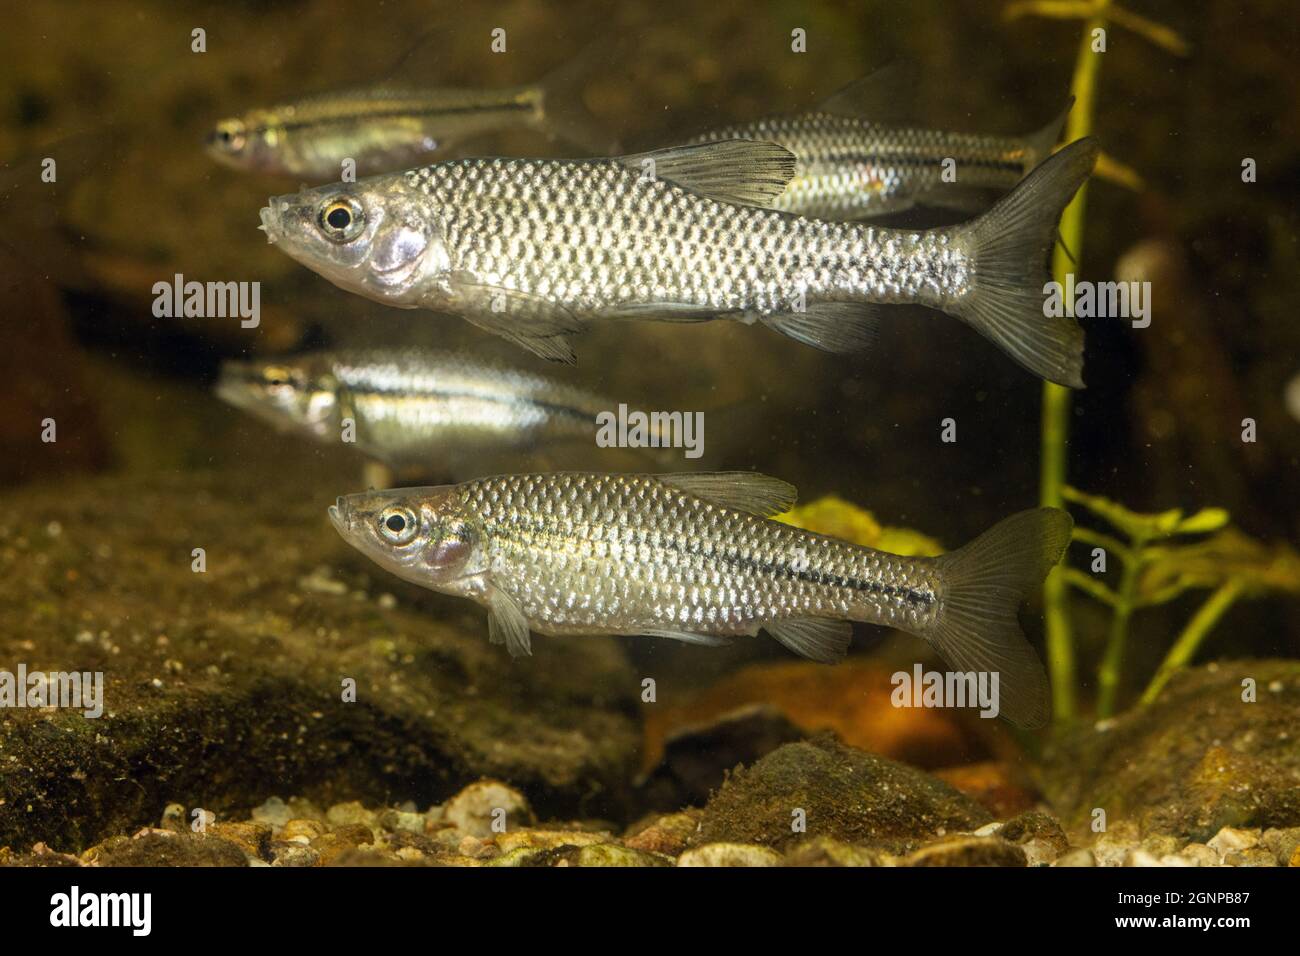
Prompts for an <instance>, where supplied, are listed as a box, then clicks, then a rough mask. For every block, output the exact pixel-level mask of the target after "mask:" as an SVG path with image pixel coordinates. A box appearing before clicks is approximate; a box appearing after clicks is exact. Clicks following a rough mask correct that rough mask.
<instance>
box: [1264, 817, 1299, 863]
mask: <svg viewBox="0 0 1300 956" xmlns="http://www.w3.org/2000/svg"><path fill="white" fill-rule="evenodd" d="M1260 842H1261V843H1262V844H1263V845H1264V846H1265V847H1266V848H1267V849H1268V850H1269V852H1271V853H1272V854H1273V858H1274V859H1275V860H1277V862H1278V865H1279V866H1300V856H1297V854H1300V827H1287V828H1286V829H1282V830H1279V829H1276V828H1273V829H1268V830H1265V831H1264V832H1263V834H1262V835H1261V837H1260ZM1292 859H1296V861H1297V862H1294V863H1293V862H1291V861H1292Z"/></svg>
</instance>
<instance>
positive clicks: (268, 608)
mask: <svg viewBox="0 0 1300 956" xmlns="http://www.w3.org/2000/svg"><path fill="white" fill-rule="evenodd" d="M275 452H276V453H275V454H272V455H268V456H267V460H266V462H265V463H263V464H261V465H259V464H258V463H256V462H249V461H236V462H235V464H234V465H233V466H232V467H230V468H229V469H228V470H226V471H223V472H220V473H193V472H191V473H160V474H150V475H148V476H133V475H126V476H115V477H105V478H94V479H84V480H82V481H81V482H80V483H78V484H77V485H75V486H73V485H58V486H56V485H52V484H46V483H43V484H40V485H33V486H29V487H25V488H23V489H20V490H18V491H15V492H13V493H11V494H9V495H7V496H5V499H4V501H3V502H2V503H0V575H3V577H4V580H5V581H6V589H7V593H8V594H9V595H11V597H10V598H9V599H7V600H4V601H0V660H2V661H10V662H24V663H26V665H27V667H28V669H29V670H30V671H36V670H54V669H58V670H73V669H75V670H78V671H89V672H102V673H103V675H104V684H103V703H104V712H103V715H102V716H101V717H99V718H97V719H93V718H87V717H85V716H84V715H83V713H82V711H81V710H72V709H69V708H61V709H54V710H46V709H37V708H21V709H19V708H16V709H11V710H8V711H6V717H5V720H4V721H3V723H0V753H3V754H4V756H5V768H4V773H3V774H0V846H3V845H10V846H30V845H31V844H33V843H35V842H38V841H44V842H46V843H48V844H49V845H50V846H53V847H56V848H58V849H78V850H79V849H81V848H83V847H85V846H87V845H89V844H92V843H94V842H95V841H96V840H99V839H102V838H103V837H106V836H109V835H112V834H115V833H122V832H124V831H127V830H130V829H134V828H137V827H139V826H140V825H142V824H145V823H152V822H155V821H157V820H158V813H159V809H160V808H161V807H163V806H165V805H166V804H167V803H169V802H176V803H179V804H182V805H183V806H185V807H187V808H191V809H192V808H194V807H199V806H201V807H203V808H204V809H207V810H210V811H212V812H214V813H215V814H216V816H217V818H218V819H220V820H226V819H230V818H231V817H232V816H233V815H235V814H236V812H237V811H239V810H241V808H242V810H243V811H244V812H246V811H247V809H248V808H251V807H256V806H259V805H264V804H265V803H266V801H267V800H268V798H270V797H271V796H273V795H274V794H275V793H276V792H280V793H284V792H285V791H290V792H298V793H300V794H302V795H303V796H305V797H308V798H310V799H311V800H313V801H317V802H321V803H325V804H338V803H341V802H344V801H348V800H362V801H365V803H366V804H367V805H369V806H375V805H383V804H386V803H390V802H392V801H397V802H401V801H402V800H406V799H415V798H419V799H421V800H429V799H437V800H442V799H446V798H447V797H450V796H451V795H452V794H454V793H455V792H456V791H457V790H459V789H461V788H462V787H464V786H465V785H467V784H469V783H471V782H472V781H474V780H476V779H479V778H481V777H485V776H486V777H497V778H501V779H508V780H510V781H511V784H512V786H514V787H516V788H517V789H519V790H520V791H521V792H524V793H526V794H527V795H528V799H529V801H530V803H531V804H532V805H533V806H534V807H536V808H538V809H539V810H541V811H544V812H545V813H547V814H548V815H551V816H557V817H559V816H570V815H578V816H591V815H599V814H601V813H605V814H606V815H610V816H617V815H620V814H621V813H622V807H623V805H624V800H625V798H626V795H627V793H628V790H629V786H630V781H631V779H632V777H633V771H634V767H635V762H636V753H637V749H638V747H639V744H640V734H639V731H638V727H637V721H636V705H635V700H636V697H635V694H636V690H637V684H636V681H635V679H634V675H633V673H632V671H631V669H630V667H629V666H628V664H627V663H626V661H625V660H624V658H623V656H622V654H621V651H620V650H619V648H618V645H617V643H616V642H615V641H613V640H612V639H605V638H582V639H561V638H555V639H551V638H539V639H538V640H537V641H536V642H535V643H534V655H533V657H531V658H530V659H528V660H527V661H523V662H514V661H511V659H510V657H509V656H508V655H507V654H505V653H504V652H503V651H502V649H501V648H498V647H493V646H491V645H490V644H489V643H488V641H487V629H486V623H485V621H484V620H483V617H482V615H481V614H480V613H476V612H475V611H474V609H472V608H470V607H469V606H468V605H467V604H465V603H463V602H458V601H452V600H451V599H442V598H440V597H438V596H436V595H432V594H430V593H429V592H426V591H424V590H423V589H421V588H418V587H415V586H414V585H411V586H409V587H408V586H406V585H405V583H404V582H402V581H399V580H396V579H390V578H389V577H387V576H383V575H382V572H380V571H379V570H377V569H375V568H374V566H373V565H370V564H369V563H368V562H366V560H365V559H364V557H362V556H361V555H358V554H355V552H353V551H352V550H351V549H350V548H348V546H347V545H346V544H345V543H344V542H343V541H341V540H340V539H339V538H338V536H337V534H336V533H335V532H334V530H333V529H332V528H331V527H330V526H329V522H328V521H327V520H326V519H325V515H324V509H325V507H326V505H327V504H329V503H330V502H331V501H332V500H333V498H334V497H335V495H336V494H338V493H339V492H340V491H347V490H349V489H350V488H352V487H353V486H354V485H355V482H356V478H355V477H354V476H353V475H352V471H351V468H350V466H349V468H347V469H337V470H334V471H331V469H330V467H327V466H323V465H322V464H321V463H320V461H318V460H316V459H315V456H314V455H313V454H312V453H311V452H310V451H308V452H306V453H305V454H304V453H302V452H297V453H298V454H303V458H302V459H301V460H298V461H293V455H294V454H295V453H296V452H295V450H294V449H293V448H291V447H290V446H288V445H287V444H286V445H285V446H284V447H283V448H280V447H277V449H276V450H275ZM277 458H279V459H280V460H279V461H277ZM52 522H57V523H58V525H59V526H60V528H61V532H60V534H59V535H58V536H55V537H51V536H50V535H49V534H48V533H47V528H48V526H49V525H50V524H51V523H52ZM195 548H203V549H205V550H204V558H205V568H206V570H205V571H204V572H203V573H196V572H194V571H193V570H192V569H191V568H192V562H193V561H194V560H195V558H194V557H193V556H192V551H193V549H195ZM322 561H327V562H328V563H329V564H330V565H331V566H333V567H335V568H337V569H339V570H338V576H339V577H340V579H342V580H344V581H346V582H347V584H348V589H349V593H348V595H346V596H336V595H330V594H315V593H304V592H302V591H300V590H299V589H298V587H297V581H298V579H299V578H300V577H302V576H303V575H304V574H306V573H308V572H309V571H310V570H311V569H312V568H315V567H316V566H317V565H319V564H320V563H322ZM378 582H382V587H383V589H384V590H385V591H386V592H391V593H393V594H396V595H398V596H399V598H400V600H399V602H398V605H397V606H396V607H394V608H389V609H385V608H383V607H381V606H380V605H379V604H378V602H377V601H375V600H372V599H368V598H367V595H370V594H371V593H373V592H372V590H371V589H372V588H373V587H374V586H375V584H376V583H378ZM79 635H80V636H79ZM345 679H349V680H354V681H355V682H356V701H355V702H344V700H343V687H344V685H343V681H344V680H345ZM200 754H201V755H202V756H203V759H201V760H200V759H196V756H197V755H200ZM213 767H220V768H221V772H220V773H218V774H214V773H213V772H212V768H213ZM28 807H30V808H31V810H30V811H29V810H28V809H27V808H28ZM274 813H275V814H277V815H278V816H279V817H281V818H282V817H283V811H282V810H281V809H279V808H276V809H275V810H274Z"/></svg>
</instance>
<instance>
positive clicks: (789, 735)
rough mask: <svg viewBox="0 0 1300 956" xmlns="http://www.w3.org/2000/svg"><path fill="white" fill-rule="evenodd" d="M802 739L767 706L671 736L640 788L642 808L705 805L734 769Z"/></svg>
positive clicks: (739, 711) (732, 713) (756, 706)
mask: <svg viewBox="0 0 1300 956" xmlns="http://www.w3.org/2000/svg"><path fill="white" fill-rule="evenodd" d="M803 737H804V733H803V731H801V730H800V729H799V728H798V727H796V726H795V725H794V724H792V723H791V722H790V720H789V719H788V718H787V717H786V716H785V715H784V714H782V713H781V712H780V711H779V710H777V709H776V708H775V707H771V706H769V705H767V704H753V705H750V706H747V707H741V708H739V709H737V710H733V711H729V712H727V713H725V714H723V715H722V716H720V717H718V718H716V719H715V720H713V721H711V722H709V723H705V724H700V725H694V726H689V727H681V728H678V729H676V730H673V731H672V732H671V733H669V735H668V738H667V739H666V740H665V741H664V744H663V748H664V754H663V759H661V760H660V761H659V765H658V766H657V767H655V768H654V769H653V770H652V771H651V772H650V773H649V774H647V775H646V777H645V779H644V780H642V781H641V782H640V784H639V786H638V790H639V792H640V797H641V802H642V803H643V804H644V805H645V806H647V807H650V808H652V809H656V810H662V811H671V810H676V809H679V808H681V807H683V806H699V805H702V804H703V803H704V802H705V801H706V800H708V799H709V794H710V793H712V792H713V791H714V790H716V789H717V788H718V787H720V786H721V785H722V781H723V779H724V778H725V776H726V773H727V771H728V770H730V769H731V768H732V767H734V766H736V765H737V764H751V763H753V762H754V761H756V760H758V759H759V758H760V757H763V756H764V755H766V754H768V753H770V752H771V751H773V750H775V749H776V748H777V747H779V746H781V744H785V743H790V742H791V741H795V740H801V739H803Z"/></svg>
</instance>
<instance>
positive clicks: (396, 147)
mask: <svg viewBox="0 0 1300 956" xmlns="http://www.w3.org/2000/svg"><path fill="white" fill-rule="evenodd" d="M590 60H591V57H590V56H583V57H580V58H579V59H577V60H575V61H574V62H573V63H571V64H569V65H567V66H565V67H563V68H561V69H560V70H557V71H556V72H555V73H553V74H552V75H551V76H550V77H548V78H547V79H545V80H543V81H542V82H540V83H537V84H534V85H531V86H521V87H511V88H504V89H499V90H472V89H419V88H410V87H406V88H396V87H387V86H381V87H374V88H368V89H356V90H343V91H339V92H333V93H322V94H319V95H316V96H310V97H306V98H304V99H301V100H297V101H294V102H290V103H284V104H281V105H279V106H273V107H270V108H268V109H254V110H250V111H249V112H247V113H245V114H244V115H242V116H238V117H232V118H229V119H224V120H221V121H220V122H219V123H217V124H216V126H215V127H214V128H213V130H212V131H211V132H210V133H209V134H208V136H207V139H206V140H205V146H206V149H207V152H208V154H209V155H210V156H211V157H212V158H213V159H216V160H217V161H218V162H220V163H222V164H224V165H226V166H230V167H233V168H235V169H240V170H245V171H249V172H258V173H269V174H280V175H289V176H302V177H305V178H308V179H314V180H318V181H320V180H330V179H340V178H341V174H342V172H343V167H342V164H343V161H344V160H346V159H351V160H352V161H353V162H354V163H355V164H356V166H355V170H354V172H355V173H356V174H357V175H359V176H366V175H370V174H372V173H380V172H388V171H391V170H394V169H406V168H407V167H409V166H413V165H416V164H417V163H420V162H428V161H429V160H431V159H433V158H435V157H437V156H440V155H446V154H447V152H448V150H450V149H451V148H453V147H454V146H456V145H457V144H459V143H461V142H463V141H465V140H468V139H471V138H473V137H475V136H480V135H483V134H485V133H493V132H499V131H502V130H510V129H533V130H539V131H542V132H544V133H547V134H548V135H555V136H557V137H559V138H561V139H564V140H566V141H568V142H569V143H571V144H572V145H574V146H578V147H580V148H582V149H586V150H589V151H591V152H593V153H598V154H602V155H603V154H606V153H607V152H608V151H609V150H610V149H611V148H612V147H613V146H614V142H613V138H612V137H611V136H610V135H609V134H608V133H606V132H604V131H603V130H602V129H601V128H600V125H599V123H598V122H597V121H596V120H595V118H594V117H592V116H591V114H590V113H588V112H587V110H586V107H585V106H583V104H582V96H581V93H582V84H583V83H584V82H585V79H586V76H585V73H586V70H587V67H588V66H589V65H590Z"/></svg>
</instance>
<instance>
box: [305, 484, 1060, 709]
mask: <svg viewBox="0 0 1300 956" xmlns="http://www.w3.org/2000/svg"><path fill="white" fill-rule="evenodd" d="M794 498H795V491H794V488H792V487H791V486H790V485H788V484H786V483H785V482H782V481H778V480H776V479H773V478H768V477H766V476H763V475H756V474H753V473H750V472H735V473H695V474H672V475H599V474H582V473H558V474H541V475H511V476H504V477H498V478H484V479H480V480H477V481H470V482H466V483H464V484H459V485H444V486H441V487H433V488H405V489H397V490H390V491H378V492H366V493H363V494H356V495H349V496H347V497H343V498H339V499H338V502H337V504H335V505H334V506H333V507H331V508H330V509H329V517H330V520H331V521H332V522H333V524H334V527H335V528H336V529H338V531H339V533H340V534H341V535H342V536H343V538H344V540H346V541H347V542H348V543H349V544H350V545H352V546H353V547H355V548H356V549H358V550H359V551H361V552H362V553H363V554H365V555H366V556H367V557H369V558H370V559H371V560H373V561H375V562H377V563H378V564H380V565H381V566H382V567H384V568H386V569H387V570H389V571H391V572H393V573H394V574H396V575H398V576H399V577H401V578H404V579H405V580H408V581H412V582H414V583H416V584H419V585H422V586H424V587H426V588H431V589H433V590H435V591H440V592H442V593H444V594H452V595H457V596H460V597H466V598H470V599H471V600H473V601H475V602H477V603H478V604H480V605H482V606H484V607H486V608H487V609H488V612H489V613H488V626H489V635H490V637H491V640H492V642H493V643H497V644H501V643H504V644H505V645H506V648H507V649H508V650H509V652H510V653H511V654H512V655H516V656H517V655H522V654H531V653H532V649H531V639H530V632H531V631H536V632H538V633H540V634H627V635H649V636H657V637H667V638H674V639H676V640H680V641H687V642H690V643H694V644H720V643H725V642H726V641H727V639H728V638H731V637H738V636H753V635H756V634H757V633H758V631H759V630H760V629H762V630H765V631H767V633H769V634H770V635H771V636H773V637H775V638H776V639H777V640H778V641H780V642H781V643H782V644H784V645H785V646H786V647H788V648H789V649H790V650H792V651H794V652H795V653H797V654H800V655H802V656H804V657H808V658H811V659H813V660H817V661H822V662H825V663H834V662H836V661H838V660H840V659H841V658H843V657H844V655H845V653H846V652H847V649H848V645H849V641H850V639H851V637H852V628H851V626H850V624H849V623H848V622H850V621H864V622H869V623H873V624H882V625H887V626H889V627H896V628H899V629H901V630H905V631H908V632H910V633H912V634H916V635H918V636H920V637H922V638H924V639H925V640H926V641H928V642H929V643H930V644H931V646H933V647H934V649H935V650H936V651H937V652H938V653H939V655H940V656H941V657H942V658H943V659H944V660H945V661H946V662H947V663H948V664H949V666H951V667H953V668H955V669H957V670H960V671H975V672H987V673H998V674H999V688H1000V700H999V706H1000V710H1001V713H1002V714H1003V715H1004V716H1006V717H1007V718H1008V719H1010V720H1011V721H1013V722H1015V723H1018V724H1023V725H1027V726H1038V725H1041V724H1042V723H1043V722H1044V721H1045V720H1046V718H1047V713H1048V704H1047V679H1046V676H1045V675H1044V673H1043V668H1042V665H1041V663H1040V662H1039V660H1038V658H1037V656H1036V655H1035V654H1034V651H1033V650H1032V648H1031V647H1030V646H1029V644H1028V642H1027V641H1026V640H1025V638H1024V635H1023V634H1022V633H1021V631H1020V627H1019V624H1018V623H1017V620H1016V612H1017V609H1018V607H1019V605H1020V603H1021V601H1022V600H1023V599H1024V598H1025V596H1026V595H1027V594H1029V593H1030V592H1031V591H1032V590H1033V589H1034V588H1035V587H1036V586H1037V585H1038V584H1039V583H1040V582H1041V581H1042V579H1043V578H1044V576H1045V575H1046V574H1047V572H1048V571H1049V570H1050V569H1051V567H1052V566H1053V565H1055V564H1056V562H1057V561H1058V560H1059V559H1060V557H1061V554H1062V552H1063V551H1064V549H1065V547H1066V545H1067V544H1068V542H1069V539H1070V529H1071V526H1072V523H1071V521H1070V517H1069V515H1068V514H1066V513H1065V512H1064V511H1060V510H1057V509H1052V508H1042V509H1038V510H1034V511H1026V512H1022V513H1020V514H1018V515H1015V516H1013V517H1011V518H1008V519H1006V520H1005V521H1003V522H1002V523H1000V524H998V525H997V526H995V527H994V528H993V529H992V530H990V531H988V532H986V533H985V534H984V535H981V536H980V537H979V538H977V539H975V541H973V542H972V543H970V544H968V545H967V546H966V547H964V548H961V549H959V550H957V551H953V552H950V553H948V554H945V555H942V556H940V557H938V558H909V557H901V556H899V555H894V554H887V553H885V552H881V551H875V550H872V549H871V548H865V547H861V546H859V545H854V544H849V543H847V542H844V541H839V540H836V539H834V538H828V537H823V536H821V535H817V534H813V533H811V532H808V531H803V530H801V529H798V528H794V527H792V526H790V525H786V524H782V523H780V522H776V521H771V520H768V517H769V516H771V515H774V514H779V513H781V512H783V511H785V510H787V509H788V508H789V507H790V506H791V505H792V504H793V503H794Z"/></svg>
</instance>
